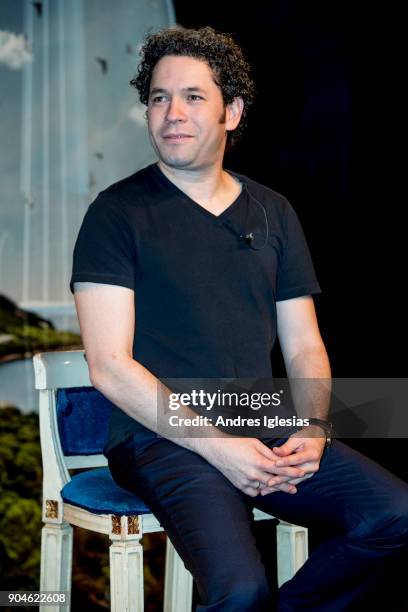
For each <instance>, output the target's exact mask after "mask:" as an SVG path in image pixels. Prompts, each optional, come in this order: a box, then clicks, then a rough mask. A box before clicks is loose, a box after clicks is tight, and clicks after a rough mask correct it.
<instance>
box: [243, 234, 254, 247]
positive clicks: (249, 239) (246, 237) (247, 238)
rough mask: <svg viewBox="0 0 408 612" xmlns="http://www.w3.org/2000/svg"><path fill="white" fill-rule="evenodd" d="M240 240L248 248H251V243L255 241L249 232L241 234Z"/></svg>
mask: <svg viewBox="0 0 408 612" xmlns="http://www.w3.org/2000/svg"><path fill="white" fill-rule="evenodd" d="M240 238H242V239H243V240H245V242H246V243H247V245H248V246H251V244H252V242H253V241H254V240H255V237H254V234H253V232H249V233H248V234H241V236H240Z"/></svg>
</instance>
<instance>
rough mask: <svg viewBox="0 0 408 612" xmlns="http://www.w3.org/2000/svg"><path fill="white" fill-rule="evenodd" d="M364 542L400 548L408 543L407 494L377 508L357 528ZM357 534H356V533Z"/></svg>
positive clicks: (381, 546)
mask: <svg viewBox="0 0 408 612" xmlns="http://www.w3.org/2000/svg"><path fill="white" fill-rule="evenodd" d="M358 531H360V537H362V538H363V539H364V541H365V542H367V543H368V544H371V545H373V546H378V547H380V548H384V549H385V548H387V549H389V550H390V552H392V550H393V549H395V550H400V549H401V548H404V547H405V546H407V545H408V495H405V496H403V497H401V498H400V499H399V500H398V501H394V502H393V503H390V505H389V507H387V508H383V509H382V510H380V509H379V510H378V512H377V513H374V515H373V516H372V518H371V520H370V521H367V522H364V525H361V526H360V528H359V529H358ZM356 535H357V534H356Z"/></svg>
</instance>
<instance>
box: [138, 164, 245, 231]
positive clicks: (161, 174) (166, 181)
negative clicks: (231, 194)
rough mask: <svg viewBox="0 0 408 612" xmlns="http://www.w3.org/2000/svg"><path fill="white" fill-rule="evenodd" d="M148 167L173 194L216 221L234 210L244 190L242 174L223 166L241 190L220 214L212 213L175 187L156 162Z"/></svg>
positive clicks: (221, 219)
mask: <svg viewBox="0 0 408 612" xmlns="http://www.w3.org/2000/svg"><path fill="white" fill-rule="evenodd" d="M150 167H151V169H152V171H153V172H154V174H155V175H156V177H157V178H158V179H159V181H161V183H162V184H164V185H165V186H166V187H168V188H169V189H171V190H172V191H173V192H174V193H175V194H177V195H178V196H179V197H180V198H182V199H183V200H184V201H185V202H187V203H188V204H190V205H191V206H193V207H194V208H195V209H196V210H198V211H200V212H201V213H202V214H203V215H205V216H206V217H208V218H211V219H213V220H214V221H217V222H220V221H223V220H224V219H225V217H228V216H229V215H230V214H231V213H232V212H233V211H234V210H235V208H237V206H238V205H239V202H240V200H241V198H242V197H243V194H244V191H245V183H244V181H243V178H242V176H241V175H237V174H236V173H235V172H232V170H226V169H225V168H224V170H225V172H228V174H230V175H231V176H232V177H234V178H236V179H237V180H238V181H239V182H240V183H241V185H242V188H241V192H240V193H239V194H238V196H237V197H236V198H235V200H234V201H233V202H231V204H230V205H229V206H227V208H226V209H225V210H223V211H222V213H221V214H219V215H214V213H212V212H210V211H209V210H207V209H206V208H204V206H201V204H199V203H198V202H196V201H195V200H193V199H192V198H190V196H189V195H187V194H186V193H185V192H184V191H183V190H182V189H180V188H179V187H177V185H176V184H175V183H173V182H172V181H171V180H170V179H169V178H167V176H166V175H165V174H164V172H163V171H162V170H161V168H160V166H159V165H158V163H157V162H156V163H153V164H151V166H150Z"/></svg>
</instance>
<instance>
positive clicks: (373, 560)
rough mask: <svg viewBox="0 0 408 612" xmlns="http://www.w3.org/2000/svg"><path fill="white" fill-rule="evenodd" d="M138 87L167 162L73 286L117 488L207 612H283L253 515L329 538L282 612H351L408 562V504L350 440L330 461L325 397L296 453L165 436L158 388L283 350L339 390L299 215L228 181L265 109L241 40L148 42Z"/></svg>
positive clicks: (220, 439) (94, 249)
mask: <svg viewBox="0 0 408 612" xmlns="http://www.w3.org/2000/svg"><path fill="white" fill-rule="evenodd" d="M132 84H133V85H135V86H136V87H137V89H138V91H139V94H140V99H141V101H142V103H144V104H147V124H148V131H149V135H150V139H151V143H152V146H153V148H154V150H155V152H156V154H157V157H158V163H157V164H152V165H150V166H148V167H147V168H144V169H142V170H140V171H139V172H136V173H135V174H133V175H132V176H130V177H128V178H126V179H123V180H122V181H119V182H118V183H116V184H114V185H112V186H111V187H109V188H108V189H106V190H105V191H103V192H102V193H101V194H99V196H98V198H97V199H96V201H95V202H94V203H93V204H91V206H90V207H89V209H88V212H87V214H86V216H85V219H84V222H83V224H82V227H81V230H80V233H79V236H78V240H77V243H76V246H75V253H74V267H73V274H72V278H71V290H73V291H74V292H75V302H76V307H77V311H78V316H79V321H80V326H81V333H82V337H83V342H84V346H85V350H86V355H87V360H88V365H89V368H90V376H91V380H92V383H93V384H94V386H95V387H96V388H98V389H99V390H100V391H101V392H102V393H103V394H104V395H105V396H106V397H108V398H109V399H110V400H111V401H112V402H113V403H114V404H115V409H114V410H113V413H112V418H111V424H110V434H109V440H108V442H107V445H106V447H105V454H106V456H107V457H108V460H109V467H110V470H111V472H112V475H113V477H114V479H115V480H116V482H117V483H118V484H119V485H120V486H122V487H124V488H126V489H128V490H131V491H134V492H135V493H136V494H138V495H139V496H140V497H142V498H143V500H144V501H145V502H146V504H147V505H148V506H149V507H150V508H151V510H152V511H153V512H154V513H155V515H156V516H157V518H158V519H159V520H160V522H161V524H162V525H163V526H164V528H165V529H166V531H167V533H168V535H169V537H170V538H171V539H172V542H173V544H174V545H175V547H176V548H177V550H178V552H179V554H180V555H181V557H182V558H183V560H184V562H185V565H186V566H187V568H188V569H189V570H190V571H191V572H192V574H193V576H194V578H195V580H196V583H197V586H198V590H199V594H200V597H201V604H200V606H199V609H200V610H206V611H215V610H225V611H232V610H236V611H238V610H239V611H244V610H252V611H258V610H270V609H271V606H272V601H273V595H272V593H271V590H270V587H269V585H268V583H267V580H266V577H265V569H264V567H263V565H262V563H261V561H260V556H259V553H258V550H257V548H256V544H255V540H254V536H253V533H252V531H251V521H250V516H251V509H252V507H253V506H256V507H259V508H261V509H262V510H264V511H266V512H270V513H271V514H273V515H274V516H277V517H278V518H282V519H284V520H288V521H290V522H294V523H297V524H301V525H305V526H309V525H312V524H321V525H329V526H330V528H331V531H332V534H333V535H332V537H330V538H329V539H327V540H326V541H325V542H323V543H322V544H321V545H320V546H319V547H317V549H316V550H315V551H314V552H313V554H312V555H311V556H310V558H309V559H308V561H307V562H306V563H305V565H304V566H303V567H302V568H301V569H300V570H299V572H298V573H297V574H296V576H295V577H294V578H293V579H292V580H290V581H288V582H287V583H286V584H285V585H283V586H282V587H281V589H280V590H279V593H278V594H277V597H276V605H277V609H278V610H280V611H285V610H288V611H289V610H301V609H302V610H303V609H310V610H315V611H323V610H324V612H328V611H333V612H334V611H340V610H345V609H347V607H348V606H351V605H352V604H353V602H356V601H357V598H358V596H359V595H360V594H361V593H362V592H363V591H364V589H366V588H367V587H368V585H369V584H370V581H372V580H373V578H374V577H375V576H376V572H378V571H379V570H380V569H381V567H382V564H383V562H384V560H385V559H386V558H387V557H391V556H393V555H396V554H397V553H398V552H399V551H400V550H402V548H403V547H404V546H405V545H406V542H407V539H408V487H407V486H406V485H405V484H404V483H403V482H402V481H400V480H399V479H397V478H396V477H395V476H393V475H392V474H390V473H388V472H387V471H386V470H384V469H383V468H381V467H380V466H378V465H376V464H375V463H374V462H372V461H370V460H369V459H367V458H365V457H363V456H362V455H360V454H359V453H357V452H355V451H353V450H351V449H350V448H348V447H347V446H345V445H344V444H342V443H341V442H339V441H337V440H336V441H334V442H333V444H332V445H331V446H328V447H327V448H326V446H327V444H326V433H327V427H326V425H325V419H326V418H327V409H328V397H327V393H325V392H324V391H323V392H320V393H318V394H317V395H316V397H314V398H313V406H312V410H313V412H312V416H313V417H315V418H317V419H318V420H317V421H315V422H314V423H313V424H311V425H310V426H308V427H304V428H300V429H299V428H298V429H296V430H295V431H294V432H293V433H291V435H290V436H289V437H285V438H280V439H276V438H275V439H272V438H269V439H257V438H255V437H252V438H251V437H247V438H243V437H241V438H237V437H234V436H231V435H228V434H227V433H225V432H223V431H221V430H219V429H217V428H214V427H213V428H212V431H211V435H210V436H207V437H194V436H192V437H183V438H182V437H175V438H173V439H169V438H170V437H169V436H168V437H164V436H162V435H159V436H157V435H156V433H155V432H157V431H158V424H157V405H158V397H160V396H161V395H163V394H169V393H170V391H169V390H168V389H167V388H165V387H163V385H161V383H160V382H159V381H158V378H157V377H170V378H174V379H177V378H184V379H185V378H204V377H207V378H237V377H242V378H251V377H252V378H270V377H272V370H271V363H270V354H271V350H272V347H273V344H274V342H275V339H276V336H277V335H278V337H279V341H280V344H281V347H282V352H283V356H284V360H285V364H286V368H287V372H288V375H289V376H290V377H292V378H294V379H295V378H297V379H329V378H330V366H329V361H328V358H327V354H326V350H325V347H324V345H323V342H322V339H321V336H320V333H319V329H318V324H317V321H316V315H315V309H314V304H313V298H312V297H311V296H312V294H313V293H316V292H319V290H320V289H319V285H318V283H317V280H316V277H315V273H314V270H313V265H312V262H311V259H310V254H309V251H308V248H307V245H306V242H305V239H304V236H303V233H302V230H301V227H300V225H299V221H298V219H297V217H296V214H295V213H294V211H293V209H292V207H291V206H290V204H289V203H288V202H287V201H286V200H285V198H283V197H282V196H280V195H279V194H277V193H276V192H274V191H272V190H271V189H268V188H267V187H265V186H262V185H260V184H259V183H256V182H255V181H252V180H250V179H249V178H248V177H246V176H244V175H238V174H237V173H234V172H231V171H226V170H224V169H223V157H224V152H225V148H226V145H227V144H228V145H230V144H232V143H233V140H234V137H236V136H237V135H238V136H239V134H240V131H242V126H243V125H244V122H245V118H246V112H247V109H248V108H249V107H250V105H251V103H252V98H253V82H252V80H251V78H250V76H249V66H248V64H247V63H246V61H245V59H244V58H243V55H242V51H241V50H240V49H239V47H238V46H237V45H236V44H235V43H234V41H233V40H232V39H231V38H230V37H229V36H228V35H225V34H220V33H216V32H215V31H214V30H212V29H211V28H209V27H207V28H202V29H200V30H188V29H184V28H170V29H165V30H162V31H160V32H158V33H155V34H151V35H150V36H148V37H147V39H146V41H145V45H144V47H143V49H142V62H141V65H140V67H139V73H138V75H137V77H136V78H135V79H134V80H133V81H132ZM158 390H159V391H160V392H159V393H158ZM298 408H299V410H302V405H301V403H300V404H299V405H298ZM178 412H179V415H184V416H192V415H193V414H194V413H193V412H192V411H191V410H190V409H189V408H188V406H185V405H182V404H180V408H179V411H178ZM160 433H161V432H160V431H159V434H160Z"/></svg>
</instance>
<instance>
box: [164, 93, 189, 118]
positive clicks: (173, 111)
mask: <svg viewBox="0 0 408 612" xmlns="http://www.w3.org/2000/svg"><path fill="white" fill-rule="evenodd" d="M185 118H186V113H185V108H184V103H183V101H182V100H180V99H179V98H176V97H174V98H172V99H171V101H170V104H169V106H168V108H167V114H166V119H167V121H170V122H172V121H184V120H185Z"/></svg>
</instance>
